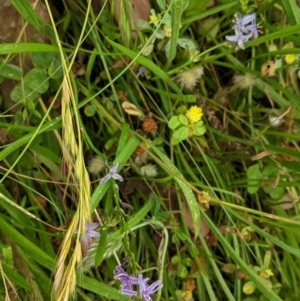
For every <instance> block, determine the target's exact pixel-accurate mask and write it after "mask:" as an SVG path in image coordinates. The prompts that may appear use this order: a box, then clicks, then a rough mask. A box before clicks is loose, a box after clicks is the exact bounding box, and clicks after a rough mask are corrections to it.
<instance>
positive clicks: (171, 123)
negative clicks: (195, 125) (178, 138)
mask: <svg viewBox="0 0 300 301" xmlns="http://www.w3.org/2000/svg"><path fill="white" fill-rule="evenodd" d="M179 125H180V121H179V118H178V116H172V117H171V119H170V120H169V122H168V127H169V128H170V129H171V130H174V129H176V128H177V127H178V126H179Z"/></svg>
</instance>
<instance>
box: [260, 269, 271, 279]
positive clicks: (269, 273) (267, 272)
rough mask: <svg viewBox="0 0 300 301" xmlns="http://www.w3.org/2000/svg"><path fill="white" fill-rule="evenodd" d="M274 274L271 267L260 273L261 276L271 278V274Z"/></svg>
mask: <svg viewBox="0 0 300 301" xmlns="http://www.w3.org/2000/svg"><path fill="white" fill-rule="evenodd" d="M273 275H274V274H273V272H272V270H271V269H266V270H264V271H261V272H260V273H259V276H260V277H263V278H269V277H270V276H273Z"/></svg>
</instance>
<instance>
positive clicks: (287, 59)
mask: <svg viewBox="0 0 300 301" xmlns="http://www.w3.org/2000/svg"><path fill="white" fill-rule="evenodd" d="M296 59H297V56H296V55H295V54H287V55H285V56H284V60H285V62H286V63H287V64H289V65H291V64H293V63H294V62H295V61H296Z"/></svg>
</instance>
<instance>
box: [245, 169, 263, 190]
mask: <svg viewBox="0 0 300 301" xmlns="http://www.w3.org/2000/svg"><path fill="white" fill-rule="evenodd" d="M262 177H263V175H262V173H261V171H260V167H259V164H254V165H252V166H250V167H249V168H248V169H247V190H248V192H249V193H250V194H253V193H255V192H257V191H258V189H259V184H260V181H261V179H262Z"/></svg>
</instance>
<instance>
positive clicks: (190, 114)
mask: <svg viewBox="0 0 300 301" xmlns="http://www.w3.org/2000/svg"><path fill="white" fill-rule="evenodd" d="M185 116H186V117H187V119H188V120H189V122H190V123H195V122H198V121H200V120H201V117H202V116H203V111H202V109H201V108H200V107H198V106H191V107H190V108H189V109H188V110H187V112H186V114H185Z"/></svg>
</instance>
